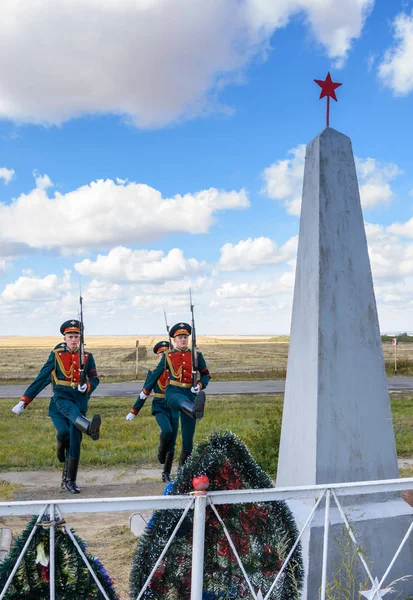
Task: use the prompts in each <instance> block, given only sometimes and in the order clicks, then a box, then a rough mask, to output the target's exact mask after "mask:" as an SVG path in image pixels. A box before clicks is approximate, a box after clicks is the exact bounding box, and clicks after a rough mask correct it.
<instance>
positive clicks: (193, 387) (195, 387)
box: [191, 383, 201, 394]
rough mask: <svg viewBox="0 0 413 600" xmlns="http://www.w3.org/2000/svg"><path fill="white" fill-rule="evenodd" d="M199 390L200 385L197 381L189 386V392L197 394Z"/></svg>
mask: <svg viewBox="0 0 413 600" xmlns="http://www.w3.org/2000/svg"><path fill="white" fill-rule="evenodd" d="M200 391H201V386H200V385H199V383H197V384H196V385H193V386H192V387H191V392H192V393H193V394H199V392H200Z"/></svg>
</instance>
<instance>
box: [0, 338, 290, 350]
mask: <svg viewBox="0 0 413 600" xmlns="http://www.w3.org/2000/svg"><path fill="white" fill-rule="evenodd" d="M278 338H279V341H280V342H285V341H286V340H287V339H288V338H286V336H278ZM164 339H167V337H166V335H136V336H134V335H106V336H105V335H91V336H87V339H86V342H87V343H88V345H90V347H91V348H92V347H93V348H135V344H136V340H139V344H140V345H142V346H154V345H155V344H156V342H159V341H160V340H164ZM197 340H198V345H199V346H210V345H211V344H251V343H254V344H264V343H266V342H268V340H269V336H268V335H256V336H247V335H228V336H227V335H218V336H202V335H200V336H197ZM61 341H62V337H60V336H42V337H40V336H39V337H35V336H8V337H7V336H0V349H1V348H10V349H13V348H14V349H17V348H54V346H56V344H58V343H59V342H61ZM276 341H277V338H276V337H272V338H271V343H273V342H276Z"/></svg>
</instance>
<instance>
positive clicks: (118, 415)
mask: <svg viewBox="0 0 413 600" xmlns="http://www.w3.org/2000/svg"><path fill="white" fill-rule="evenodd" d="M133 401H134V399H133V398H95V399H93V398H92V400H91V401H90V404H89V415H92V414H93V413H95V412H99V413H100V414H101V415H102V422H103V424H102V430H101V431H102V435H101V439H100V440H99V441H97V442H92V440H91V439H90V438H88V437H87V436H85V437H84V441H83V445H82V468H114V467H117V468H119V467H131V468H136V467H140V468H150V467H154V466H159V463H158V462H157V459H156V450H157V445H158V437H159V429H158V426H157V425H156V422H155V419H154V417H153V416H152V415H151V414H150V401H148V402H147V403H146V405H145V407H144V408H143V410H142V411H141V413H140V414H139V415H138V417H137V418H136V419H135V420H134V421H130V422H128V421H125V416H126V415H127V413H128V412H129V409H130V408H131V406H132V404H133ZM15 403H16V399H9V400H1V401H0V440H1V446H0V465H1V470H5V471H7V470H21V471H25V470H41V469H46V470H47V469H56V468H60V464H59V463H58V461H57V458H56V455H55V445H56V442H55V431H54V428H53V425H52V422H51V420H50V419H49V418H48V416H47V408H48V400H47V399H43V398H38V399H36V400H35V401H34V402H33V403H32V404H31V405H30V406H29V407H28V408H27V409H26V410H25V411H24V413H23V414H22V415H20V416H17V415H14V414H13V413H12V412H11V408H12V406H14V404H15ZM282 403H283V398H282V396H281V395H279V396H277V395H262V396H261V395H256V396H235V395H234V396H211V397H209V398H208V403H207V412H206V417H205V418H204V419H202V420H201V421H199V422H198V424H197V428H196V433H195V443H196V442H199V441H201V440H203V439H205V438H207V437H209V436H210V435H211V433H213V432H214V431H223V430H225V429H229V430H231V431H233V432H234V433H235V434H236V435H238V436H239V437H240V438H241V439H242V440H243V441H244V442H245V443H246V444H247V446H248V448H249V449H250V451H251V453H252V454H253V456H254V458H255V459H256V460H257V462H258V463H259V464H260V465H261V466H262V467H263V468H264V469H265V470H266V471H267V472H268V473H269V474H270V475H272V476H274V475H275V473H276V469H277V461H278V445H279V439H280V432H281V416H282ZM391 407H392V412H393V421H394V429H395V435H396V445H397V453H398V456H399V457H406V456H412V455H413V396H408V395H406V396H403V397H400V396H397V399H394V400H392V402H391ZM177 452H180V434H179V435H178V444H177Z"/></svg>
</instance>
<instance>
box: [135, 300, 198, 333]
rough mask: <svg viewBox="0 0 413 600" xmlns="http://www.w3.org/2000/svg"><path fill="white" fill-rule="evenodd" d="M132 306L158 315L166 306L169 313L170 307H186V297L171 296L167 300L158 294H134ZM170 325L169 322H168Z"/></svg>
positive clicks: (170, 312)
mask: <svg viewBox="0 0 413 600" xmlns="http://www.w3.org/2000/svg"><path fill="white" fill-rule="evenodd" d="M132 306H133V307H134V308H137V309H139V310H145V311H147V310H149V311H155V312H158V313H159V315H161V314H162V311H163V310H164V309H165V306H167V307H168V313H169V315H171V314H172V311H171V309H176V308H179V309H187V310H189V309H188V306H189V304H188V299H187V298H185V297H183V296H171V297H169V298H168V299H167V300H166V299H165V298H164V297H162V296H159V295H156V296H155V295H151V294H145V295H144V296H142V295H141V296H135V297H134V298H133V300H132ZM169 325H171V323H169Z"/></svg>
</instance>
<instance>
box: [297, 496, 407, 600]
mask: <svg viewBox="0 0 413 600" xmlns="http://www.w3.org/2000/svg"><path fill="white" fill-rule="evenodd" d="M288 505H289V507H290V509H291V511H292V512H293V514H294V517H295V520H296V523H297V527H298V528H299V530H300V531H301V529H302V528H303V526H304V523H305V521H306V520H307V518H308V516H309V514H310V513H311V510H312V508H313V507H314V502H312V501H310V500H293V501H289V502H288ZM323 507H324V505H323V504H322V505H320V507H319V508H318V509H317V512H316V514H315V515H314V517H313V520H312V522H311V524H310V525H309V527H308V528H307V530H306V532H305V533H304V534H303V537H302V538H301V543H302V553H303V564H304V571H305V583H304V587H303V592H302V595H301V599H302V600H316V599H317V598H319V594H320V589H321V576H322V558H323V539H324V509H323ZM344 512H345V515H346V517H347V520H348V522H349V524H350V526H351V528H352V530H353V534H354V536H355V538H356V541H357V544H358V546H359V548H360V549H361V551H362V553H363V558H364V559H365V561H366V563H367V565H368V567H369V570H370V573H371V575H372V577H373V579H375V578H376V577H377V578H378V580H379V581H380V580H381V578H382V577H383V575H384V573H385V572H386V571H387V569H388V567H389V565H390V563H391V561H392V560H393V557H394V555H395V554H396V552H397V549H398V548H399V546H400V544H401V542H402V540H403V539H404V537H405V535H406V533H407V531H408V529H409V527H410V526H411V524H412V522H413V509H412V507H411V506H409V505H408V504H407V503H406V502H404V500H402V499H401V498H400V499H399V498H397V499H394V496H392V499H391V500H390V501H388V502H370V503H359V504H357V505H356V504H355V505H354V506H352V507H348V506H346V507H345V508H344ZM329 520H330V529H329V538H328V558H327V580H328V582H329V584H334V582H335V585H336V593H337V591H338V588H339V587H340V586H341V588H342V589H343V590H349V589H353V590H354V597H355V598H356V597H357V598H358V597H359V595H358V593H357V592H359V591H360V590H363V591H364V590H370V589H371V587H372V584H371V582H370V579H369V577H368V575H367V573H366V571H365V569H364V567H363V565H362V563H361V561H360V558H359V557H358V556H357V554H356V551H355V547H354V544H353V542H352V541H351V539H350V537H349V535H348V532H347V529H346V527H345V524H344V522H343V520H342V518H341V515H340V513H339V510H338V508H337V507H336V505H335V502H334V499H333V498H331V503H330V519H329ZM406 576H410V577H407V578H406V579H405V580H403V581H397V582H396V583H394V587H393V589H394V590H395V592H396V593H397V594H400V596H397V597H400V598H401V599H404V598H407V597H408V596H413V531H412V532H411V533H410V536H409V538H408V539H407V540H406V542H405V544H404V546H403V548H402V550H401V552H400V554H399V556H398V557H397V559H396V561H395V563H394V565H393V567H392V568H391V570H390V572H389V574H388V576H387V577H386V579H385V581H384V582H383V586H382V587H383V588H386V587H389V586H390V584H392V582H394V581H395V580H397V579H399V578H403V577H406Z"/></svg>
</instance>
